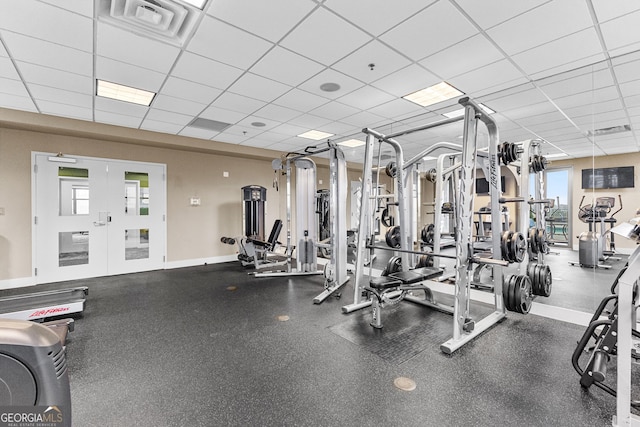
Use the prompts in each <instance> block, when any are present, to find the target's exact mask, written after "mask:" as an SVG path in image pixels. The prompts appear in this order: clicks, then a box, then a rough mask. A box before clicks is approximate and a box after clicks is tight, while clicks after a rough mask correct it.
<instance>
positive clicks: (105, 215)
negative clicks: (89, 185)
mask: <svg viewBox="0 0 640 427" xmlns="http://www.w3.org/2000/svg"><path fill="white" fill-rule="evenodd" d="M107 222H111V216H110V215H109V212H106V211H100V212H98V220H97V221H93V225H95V226H96V227H103V226H105V225H107Z"/></svg>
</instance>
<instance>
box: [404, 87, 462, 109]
mask: <svg viewBox="0 0 640 427" xmlns="http://www.w3.org/2000/svg"><path fill="white" fill-rule="evenodd" d="M460 95H464V94H463V93H462V92H460V91H459V90H458V89H456V88H455V87H453V86H451V85H450V84H448V83H446V82H441V83H438V84H437V85H433V86H431V87H428V88H426V89H422V90H419V91H417V92H413V93H410V94H409V95H406V96H403V98H404V99H406V100H407V101H411V102H415V103H416V104H418V105H420V106H422V107H427V106H429V105H432V104H437V103H438V102H442V101H446V100H447V99H451V98H455V97H456V96H460Z"/></svg>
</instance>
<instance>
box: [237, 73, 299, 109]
mask: <svg viewBox="0 0 640 427" xmlns="http://www.w3.org/2000/svg"><path fill="white" fill-rule="evenodd" d="M289 90H291V87H290V86H287V85H283V84H282V83H278V82H276V81H274V80H269V79H266V78H264V77H260V76H258V75H255V74H251V73H246V74H244V75H243V76H242V77H240V78H239V79H238V80H237V81H236V82H235V83H234V84H233V85H231V87H229V91H231V92H233V93H237V94H239V95H244V96H248V97H251V98H255V99H259V100H261V101H265V102H271V101H273V100H274V99H276V98H278V97H279V96H282V95H283V94H285V93H286V92H288V91H289Z"/></svg>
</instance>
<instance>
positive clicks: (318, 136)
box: [298, 130, 333, 141]
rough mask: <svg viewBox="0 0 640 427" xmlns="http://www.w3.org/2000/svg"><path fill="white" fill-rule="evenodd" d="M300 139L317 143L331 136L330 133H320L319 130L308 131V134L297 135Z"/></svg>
mask: <svg viewBox="0 0 640 427" xmlns="http://www.w3.org/2000/svg"><path fill="white" fill-rule="evenodd" d="M298 136H299V137H300V138H307V139H313V140H314V141H319V140H321V139H325V138H329V137H330V136H333V134H332V133H326V132H320V131H319V130H310V131H309V132H305V133H301V134H300V135H298Z"/></svg>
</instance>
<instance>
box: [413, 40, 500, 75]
mask: <svg viewBox="0 0 640 427" xmlns="http://www.w3.org/2000/svg"><path fill="white" fill-rule="evenodd" d="M500 59H504V55H503V54H502V52H500V51H499V50H498V49H496V48H495V46H494V45H493V44H491V42H489V41H488V40H487V39H486V37H485V36H483V35H482V34H478V35H475V36H473V37H470V38H468V39H466V40H463V41H461V42H460V43H457V44H455V45H453V46H451V47H449V48H447V49H444V50H442V51H440V52H438V53H436V54H433V55H431V56H429V57H427V58H425V59H423V60H422V61H420V64H421V65H422V66H424V67H425V68H426V69H428V70H429V71H431V72H433V73H434V74H436V75H438V76H439V77H440V78H442V79H443V80H447V79H449V78H451V77H454V76H457V75H459V74H462V73H465V72H468V71H469V70H473V69H475V68H479V67H482V66H484V65H487V64H490V63H492V62H496V61H498V60H500Z"/></svg>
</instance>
